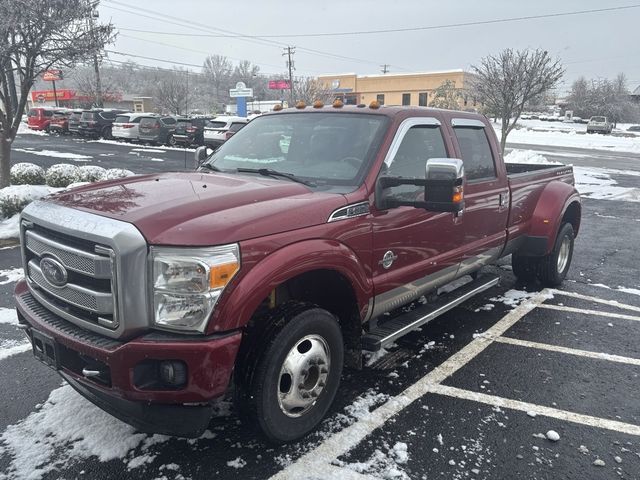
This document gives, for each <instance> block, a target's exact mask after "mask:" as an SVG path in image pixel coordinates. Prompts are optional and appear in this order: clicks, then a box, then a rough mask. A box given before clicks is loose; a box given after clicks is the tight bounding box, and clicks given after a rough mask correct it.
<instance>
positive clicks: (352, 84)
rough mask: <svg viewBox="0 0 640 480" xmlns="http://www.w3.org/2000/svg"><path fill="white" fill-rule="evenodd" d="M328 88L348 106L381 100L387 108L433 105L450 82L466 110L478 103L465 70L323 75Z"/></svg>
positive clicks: (322, 78) (319, 78)
mask: <svg viewBox="0 0 640 480" xmlns="http://www.w3.org/2000/svg"><path fill="white" fill-rule="evenodd" d="M318 80H320V81H321V82H322V83H323V84H324V85H325V86H326V88H328V89H329V90H331V91H333V92H334V93H335V95H336V97H338V98H341V99H342V100H343V101H345V103H347V104H350V105H357V104H359V103H365V104H369V103H370V102H372V101H373V100H377V101H378V102H380V103H381V104H383V105H417V106H423V107H426V106H429V105H430V104H431V101H432V100H433V95H434V91H435V89H436V88H438V87H439V86H440V85H442V84H443V83H445V82H446V81H447V80H451V81H452V82H454V84H455V87H456V89H458V90H459V91H460V93H461V96H460V100H459V104H460V108H462V109H473V108H474V107H476V103H477V102H476V101H475V100H474V99H473V98H470V97H469V95H468V94H466V93H465V87H466V86H467V83H468V81H469V73H467V72H465V71H463V70H450V71H445V72H425V73H387V74H380V75H356V74H355V73H345V74H338V75H320V76H319V77H318Z"/></svg>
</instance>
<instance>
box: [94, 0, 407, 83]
mask: <svg viewBox="0 0 640 480" xmlns="http://www.w3.org/2000/svg"><path fill="white" fill-rule="evenodd" d="M104 1H105V2H106V3H109V4H110V5H106V8H111V9H113V10H118V11H121V12H125V13H129V14H131V13H132V12H131V10H133V12H135V14H136V15H139V16H141V17H145V18H150V19H152V20H160V21H162V22H165V23H169V24H173V25H178V26H180V27H184V28H190V29H197V30H201V31H206V32H222V34H217V35H210V36H213V37H216V36H218V37H230V38H237V39H239V40H244V41H247V42H252V43H257V44H259V45H263V46H277V47H278V48H284V47H287V45H286V44H285V43H282V42H277V41H274V40H268V39H264V38H262V37H261V36H256V35H245V34H241V33H238V32H234V31H231V30H224V29H221V28H215V27H211V26H208V25H204V24H201V23H197V22H193V21H191V20H185V19H181V18H179V17H169V16H168V15H165V14H161V13H156V12H153V11H151V10H147V9H144V8H140V7H133V6H129V5H127V4H124V3H122V2H119V1H117V0H104ZM111 4H116V5H120V6H121V7H125V8H127V9H129V10H123V9H122V8H118V7H115V6H113V5H111ZM138 12H146V13H149V14H151V15H154V16H153V17H152V16H150V15H146V14H144V13H138ZM156 17H159V18H156ZM120 30H123V31H124V30H125V29H120ZM148 33H157V34H162V33H164V32H148ZM298 49H299V50H301V51H304V52H307V53H310V54H315V55H320V56H324V57H329V58H336V59H339V60H346V61H351V62H358V63H363V64H371V65H378V62H375V61H370V60H363V59H359V58H355V57H348V56H345V55H339V54H336V53H331V52H324V51H322V50H316V49H312V48H305V47H298ZM396 68H398V69H400V70H407V69H405V68H402V67H399V66H396ZM407 71H408V70H407Z"/></svg>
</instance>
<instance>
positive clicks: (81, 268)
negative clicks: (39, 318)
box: [20, 199, 151, 339]
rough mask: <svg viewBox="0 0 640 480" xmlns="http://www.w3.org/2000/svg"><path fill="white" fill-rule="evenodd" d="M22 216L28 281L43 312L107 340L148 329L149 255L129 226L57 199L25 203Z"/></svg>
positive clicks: (141, 240)
mask: <svg viewBox="0 0 640 480" xmlns="http://www.w3.org/2000/svg"><path fill="white" fill-rule="evenodd" d="M114 201H115V200H114ZM21 218H22V219H21V229H20V239H21V244H22V257H23V258H22V262H23V265H24V268H25V272H26V277H27V284H28V286H29V292H30V295H31V296H32V297H33V299H34V301H36V302H37V303H38V304H39V305H40V306H41V307H42V309H45V310H47V311H48V312H50V314H51V315H52V316H55V317H56V318H58V319H59V320H60V321H61V322H68V323H70V324H74V325H77V326H79V327H81V328H82V329H83V330H86V331H91V332H94V333H96V334H99V335H102V336H105V337H108V338H112V339H120V338H124V337H131V336H133V335H135V334H137V333H139V332H143V331H145V330H147V329H148V328H149V327H150V325H151V314H150V308H149V305H148V292H147V286H148V279H147V276H148V271H147V270H148V253H149V252H148V246H147V242H146V240H145V238H144V236H143V235H142V233H140V231H139V230H138V229H137V228H136V227H135V226H134V225H133V224H131V223H128V222H124V221H122V220H116V219H113V218H109V217H106V216H103V215H97V214H95V213H90V212H86V211H83V210H78V209H75V208H70V207H67V206H64V205H61V204H59V203H56V201H55V199H53V200H36V201H35V202H32V203H30V204H29V205H27V207H26V208H25V209H24V210H23V211H22V215H21ZM43 259H47V260H43ZM59 273H61V275H59V276H58V274H59ZM39 311H42V310H39Z"/></svg>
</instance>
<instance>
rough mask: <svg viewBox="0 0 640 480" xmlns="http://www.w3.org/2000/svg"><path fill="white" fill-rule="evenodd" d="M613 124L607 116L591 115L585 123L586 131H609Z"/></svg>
mask: <svg viewBox="0 0 640 480" xmlns="http://www.w3.org/2000/svg"><path fill="white" fill-rule="evenodd" d="M612 130H613V124H612V123H610V122H609V120H607V117H591V118H590V119H589V123H587V133H605V134H606V133H611V131H612Z"/></svg>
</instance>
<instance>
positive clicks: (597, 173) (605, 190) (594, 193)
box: [504, 150, 640, 202]
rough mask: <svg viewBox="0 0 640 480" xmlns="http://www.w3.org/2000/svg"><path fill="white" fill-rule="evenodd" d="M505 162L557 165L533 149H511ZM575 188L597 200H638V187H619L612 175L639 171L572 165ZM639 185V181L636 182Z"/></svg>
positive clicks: (630, 173)
mask: <svg viewBox="0 0 640 480" xmlns="http://www.w3.org/2000/svg"><path fill="white" fill-rule="evenodd" d="M504 161H505V162H506V163H528V164H549V165H558V162H554V161H551V160H548V159H547V158H546V157H545V156H544V155H541V154H540V152H536V151H533V150H512V151H511V152H510V153H509V154H508V155H507V156H505V157H504ZM573 173H574V175H575V179H576V188H577V189H578V191H579V192H580V195H582V196H583V197H586V198H595V199H598V200H622V201H626V202H640V188H636V187H621V186H619V185H618V182H617V181H616V180H615V179H614V178H613V177H614V176H617V175H619V176H629V177H640V171H635V170H616V169H613V168H596V167H576V166H574V167H573ZM638 184H639V185H640V181H639V182H638Z"/></svg>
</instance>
